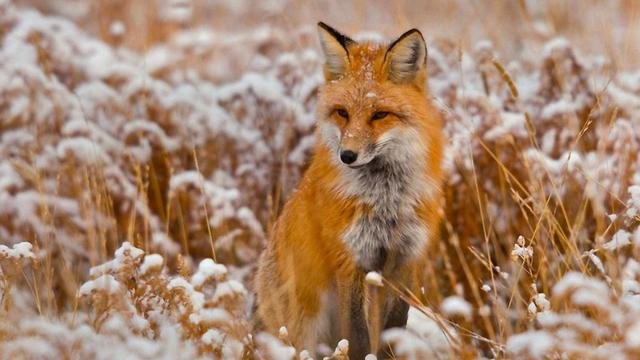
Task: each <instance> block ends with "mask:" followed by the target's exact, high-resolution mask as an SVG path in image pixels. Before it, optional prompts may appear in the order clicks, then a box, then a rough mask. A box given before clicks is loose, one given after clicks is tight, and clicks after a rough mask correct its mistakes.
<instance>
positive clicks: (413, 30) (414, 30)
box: [400, 28, 424, 40]
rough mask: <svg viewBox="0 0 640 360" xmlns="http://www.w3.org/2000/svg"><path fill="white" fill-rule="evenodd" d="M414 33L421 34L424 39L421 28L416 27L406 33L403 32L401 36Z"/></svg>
mask: <svg viewBox="0 0 640 360" xmlns="http://www.w3.org/2000/svg"><path fill="white" fill-rule="evenodd" d="M412 34H418V35H419V36H420V37H421V38H422V39H423V40H424V36H422V32H420V30H418V29H416V28H413V29H411V30H409V31H407V32H405V33H404V34H402V36H400V37H407V36H409V35H412Z"/></svg>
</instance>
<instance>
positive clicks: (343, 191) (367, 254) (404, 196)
mask: <svg viewBox="0 0 640 360" xmlns="http://www.w3.org/2000/svg"><path fill="white" fill-rule="evenodd" d="M414 135H415V134H407V135H405V136H406V139H404V140H403V141H402V142H400V141H398V142H399V143H398V144H396V146H397V149H396V151H397V152H400V153H399V154H396V155H395V156H392V157H386V158H384V159H382V158H376V159H374V160H372V161H371V163H369V164H368V166H366V167H364V168H361V169H343V170H342V171H341V172H340V175H339V179H337V181H336V188H335V191H336V192H337V193H338V194H340V195H343V196H350V197H352V198H353V199H354V202H355V204H356V212H355V214H354V217H353V218H352V220H351V222H350V223H349V224H348V225H347V227H346V229H345V230H344V232H343V233H342V234H341V236H340V238H341V240H342V241H343V242H344V244H345V245H346V246H347V248H348V249H349V250H350V252H351V254H352V256H353V257H354V259H355V262H356V263H357V264H358V265H359V266H360V267H361V268H363V269H364V270H366V271H382V269H383V268H384V265H385V263H386V261H387V259H388V257H389V256H392V257H393V258H394V259H402V260H401V262H402V261H410V260H411V259H413V258H414V257H416V256H418V255H419V254H422V252H423V250H424V247H425V245H426V243H427V239H428V238H429V235H430V229H429V228H428V227H427V224H426V223H425V221H424V219H423V218H422V217H421V216H420V208H421V207H423V206H425V205H426V202H427V201H426V200H428V199H429V198H430V197H431V196H433V193H434V186H433V183H434V181H432V180H431V179H429V177H428V175H427V174H425V172H424V167H425V161H426V160H423V159H420V158H418V159H419V160H416V161H414V162H411V163H407V162H403V161H400V159H398V158H401V157H404V156H408V154H406V153H407V152H411V151H420V152H424V149H422V148H421V147H419V146H417V144H419V143H420V141H419V139H415V138H413V136H414ZM424 154H425V155H424V156H427V154H426V153H424ZM396 262H397V260H396ZM396 265H398V264H396Z"/></svg>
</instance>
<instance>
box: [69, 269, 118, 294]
mask: <svg viewBox="0 0 640 360" xmlns="http://www.w3.org/2000/svg"><path fill="white" fill-rule="evenodd" d="M121 290H122V288H121V285H120V283H119V282H118V281H117V280H116V279H115V278H114V277H113V276H111V275H109V274H104V275H100V276H99V277H97V278H96V279H94V280H89V281H87V282H86V283H84V284H82V286H81V287H80V290H79V291H78V292H79V294H80V295H81V296H87V295H91V294H92V293H94V292H96V291H104V292H106V293H108V294H117V293H119V292H120V291H121Z"/></svg>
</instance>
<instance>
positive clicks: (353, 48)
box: [255, 23, 443, 359]
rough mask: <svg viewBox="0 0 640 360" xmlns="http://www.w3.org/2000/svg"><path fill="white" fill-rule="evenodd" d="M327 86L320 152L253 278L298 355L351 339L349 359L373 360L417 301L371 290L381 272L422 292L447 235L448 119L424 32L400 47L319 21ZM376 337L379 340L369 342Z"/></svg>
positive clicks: (268, 320) (264, 320)
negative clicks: (387, 332) (444, 126)
mask: <svg viewBox="0 0 640 360" xmlns="http://www.w3.org/2000/svg"><path fill="white" fill-rule="evenodd" d="M318 33H319V38H320V44H321V47H322V51H323V53H324V57H325V64H324V76H325V79H326V83H325V84H324V85H323V88H322V89H321V91H320V94H319V99H318V111H317V129H316V138H317V141H316V143H317V144H316V147H315V149H314V155H313V159H312V161H311V164H310V165H309V168H308V169H307V171H306V172H305V174H304V176H303V178H302V180H301V182H300V184H299V186H298V189H297V190H296V191H295V192H294V193H293V194H292V195H291V198H290V199H289V200H288V201H287V203H286V205H285V207H284V209H283V211H282V213H281V214H280V217H279V218H278V220H277V221H276V223H275V225H274V227H273V229H272V232H271V234H270V241H269V243H268V246H267V248H266V249H265V251H264V252H263V254H262V256H261V258H260V261H259V264H258V273H257V276H256V284H255V285H256V291H257V299H256V301H257V307H258V309H257V316H258V319H259V320H258V321H259V322H260V323H261V326H263V327H264V328H265V329H266V330H267V331H270V332H272V333H275V334H277V333H278V329H279V328H280V327H282V326H285V327H286V328H287V330H288V334H289V339H290V341H291V342H292V343H293V345H295V346H296V347H297V348H298V349H299V350H301V349H307V350H308V351H310V352H312V353H313V352H315V351H316V346H317V345H318V344H320V343H326V344H335V343H336V342H337V341H338V340H340V339H342V338H344V339H348V340H349V356H350V358H351V359H362V358H364V356H365V355H366V354H368V353H373V354H375V353H376V352H377V351H378V349H377V346H378V345H377V342H378V338H379V333H378V332H379V331H381V330H382V329H387V328H390V327H403V326H405V325H406V322H407V313H408V309H409V305H408V304H406V303H405V302H404V301H402V300H401V299H399V298H398V297H397V294H394V293H392V292H391V291H388V289H387V288H386V287H383V288H381V289H380V293H378V297H377V298H378V299H380V303H379V307H378V314H379V316H373V315H372V314H371V313H370V312H368V311H366V309H367V308H368V305H367V304H368V303H369V302H370V301H372V299H371V298H370V296H369V295H370V294H368V291H367V285H366V284H365V276H366V274H367V273H368V272H369V271H377V272H379V273H381V274H382V276H383V277H384V278H386V279H388V280H389V281H391V282H392V283H394V284H395V285H396V286H399V287H402V288H404V287H406V288H408V289H409V290H411V291H414V292H417V291H418V289H419V281H418V278H419V275H420V269H421V267H422V266H421V264H424V261H425V260H426V255H427V254H426V247H427V244H428V243H429V242H430V241H434V240H435V239H436V238H437V237H438V227H439V221H440V219H439V217H440V215H439V213H440V212H439V208H438V207H439V206H440V202H441V196H442V195H441V189H440V187H441V181H442V166H441V158H442V143H443V136H442V130H441V119H440V114H439V112H438V111H437V109H436V108H435V107H434V105H433V104H432V103H431V102H430V99H429V96H428V92H427V89H426V78H427V73H426V59H427V48H426V45H425V41H424V38H423V37H422V34H421V33H420V31H418V30H416V29H412V30H409V31H407V32H405V33H404V34H403V35H402V36H400V37H399V38H398V39H397V40H395V41H393V42H392V43H391V44H389V45H387V44H378V43H372V42H362V43H360V42H356V41H354V40H352V39H350V38H349V37H347V36H345V35H343V34H341V33H340V32H338V31H336V30H335V29H333V28H331V27H329V26H328V25H326V24H324V23H319V24H318ZM372 332H373V334H372Z"/></svg>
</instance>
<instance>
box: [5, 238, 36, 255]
mask: <svg viewBox="0 0 640 360" xmlns="http://www.w3.org/2000/svg"><path fill="white" fill-rule="evenodd" d="M32 249H33V245H31V243H29V242H26V241H23V242H20V243H17V244H15V245H13V247H12V248H9V247H8V246H6V245H2V244H0V259H24V258H29V259H35V258H36V256H35V255H34V254H33V252H32V251H31V250H32Z"/></svg>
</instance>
